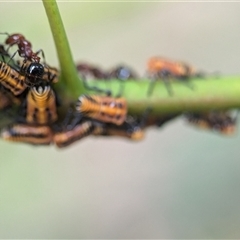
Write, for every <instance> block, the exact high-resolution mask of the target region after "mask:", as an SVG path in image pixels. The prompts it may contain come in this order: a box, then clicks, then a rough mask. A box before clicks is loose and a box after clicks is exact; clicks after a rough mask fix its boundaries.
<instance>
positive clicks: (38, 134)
mask: <svg viewBox="0 0 240 240" xmlns="http://www.w3.org/2000/svg"><path fill="white" fill-rule="evenodd" d="M1 137H2V138H3V139H4V140H7V141H14V142H23V143H28V144H33V145H49V144H50V143H51V142H52V137H53V133H52V130H51V128H50V127H48V126H29V125H27V124H15V125H12V126H9V127H7V128H5V129H3V130H2V132H1Z"/></svg>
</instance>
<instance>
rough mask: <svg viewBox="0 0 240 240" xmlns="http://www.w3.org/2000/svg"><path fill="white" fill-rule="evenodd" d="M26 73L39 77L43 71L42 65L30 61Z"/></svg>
mask: <svg viewBox="0 0 240 240" xmlns="http://www.w3.org/2000/svg"><path fill="white" fill-rule="evenodd" d="M27 73H28V74H30V75H33V76H37V77H41V76H42V75H43V73H44V67H43V65H42V64H40V63H31V64H30V66H29V67H28V69H27Z"/></svg>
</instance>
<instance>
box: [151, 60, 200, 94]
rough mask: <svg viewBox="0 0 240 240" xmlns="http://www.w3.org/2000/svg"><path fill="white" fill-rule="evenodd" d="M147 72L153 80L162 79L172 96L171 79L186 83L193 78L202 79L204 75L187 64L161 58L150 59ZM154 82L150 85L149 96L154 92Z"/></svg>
mask: <svg viewBox="0 0 240 240" xmlns="http://www.w3.org/2000/svg"><path fill="white" fill-rule="evenodd" d="M147 71H148V74H149V76H150V77H151V78H152V79H153V80H158V79H160V80H163V81H164V83H165V84H166V87H167V89H168V92H169V94H172V90H171V89H170V85H169V79H178V80H183V81H184V80H185V81H186V80H189V78H191V77H201V76H202V75H203V73H202V72H199V71H196V69H195V68H194V67H192V66H191V65H189V64H187V63H185V62H177V61H171V60H168V59H165V58H161V57H152V58H150V59H149V60H148V63H147ZM153 82H154V81H153ZM153 82H152V84H150V87H149V90H148V95H150V94H151V93H152V91H153Z"/></svg>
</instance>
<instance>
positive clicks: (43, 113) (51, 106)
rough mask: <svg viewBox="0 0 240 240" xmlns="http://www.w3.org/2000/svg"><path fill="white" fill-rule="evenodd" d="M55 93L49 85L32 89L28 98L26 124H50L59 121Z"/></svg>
mask: <svg viewBox="0 0 240 240" xmlns="http://www.w3.org/2000/svg"><path fill="white" fill-rule="evenodd" d="M57 118H58V115H57V106H56V97H55V93H54V91H53V90H52V88H51V87H50V86H49V85H46V86H35V87H32V88H30V90H29V92H28V94H27V97H26V122H27V123H30V124H50V123H53V122H55V121H56V120H57Z"/></svg>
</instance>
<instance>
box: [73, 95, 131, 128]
mask: <svg viewBox="0 0 240 240" xmlns="http://www.w3.org/2000/svg"><path fill="white" fill-rule="evenodd" d="M76 110H77V111H78V112H79V113H81V114H82V115H85V116H86V117H89V118H92V119H95V120H98V121H102V122H106V123H114V124H116V125H121V124H122V123H123V122H124V120H125V119H126V115H127V102H126V100H125V99H124V98H113V97H110V96H99V95H81V96H80V97H79V99H78V101H77V104H76Z"/></svg>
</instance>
